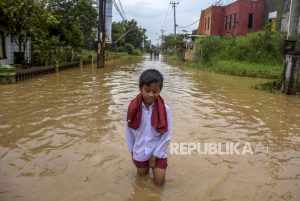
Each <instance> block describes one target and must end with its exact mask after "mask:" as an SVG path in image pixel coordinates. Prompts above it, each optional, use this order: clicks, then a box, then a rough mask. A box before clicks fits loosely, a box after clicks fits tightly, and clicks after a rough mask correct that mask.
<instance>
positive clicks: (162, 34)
mask: <svg viewBox="0 0 300 201" xmlns="http://www.w3.org/2000/svg"><path fill="white" fill-rule="evenodd" d="M160 31H161V45H162V44H163V42H164V32H165V30H160Z"/></svg>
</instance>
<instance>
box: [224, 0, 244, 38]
mask: <svg viewBox="0 0 300 201" xmlns="http://www.w3.org/2000/svg"><path fill="white" fill-rule="evenodd" d="M234 16H236V17H235V23H234ZM239 17H240V11H239V5H238V1H236V2H234V3H232V4H229V5H228V6H226V7H225V9H224V25H223V31H222V35H223V36H225V35H228V34H234V35H236V34H237V32H238V29H239V23H240V22H239ZM230 18H231V20H230ZM226 19H227V20H226Z"/></svg>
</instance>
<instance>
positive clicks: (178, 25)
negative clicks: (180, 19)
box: [177, 19, 200, 28]
mask: <svg viewBox="0 0 300 201" xmlns="http://www.w3.org/2000/svg"><path fill="white" fill-rule="evenodd" d="M199 21H200V19H198V20H197V21H195V22H193V23H192V24H190V25H187V26H179V25H177V26H178V27H180V28H187V27H190V26H192V25H194V24H196V23H197V22H199Z"/></svg>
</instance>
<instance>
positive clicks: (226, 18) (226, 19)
mask: <svg viewBox="0 0 300 201" xmlns="http://www.w3.org/2000/svg"><path fill="white" fill-rule="evenodd" d="M227 21H228V17H227V16H225V30H226V29H227Z"/></svg>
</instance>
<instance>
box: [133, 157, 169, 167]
mask: <svg viewBox="0 0 300 201" xmlns="http://www.w3.org/2000/svg"><path fill="white" fill-rule="evenodd" d="M132 160H133V163H134V165H135V166H136V167H137V168H146V167H148V166H149V165H148V162H149V160H147V161H136V160H134V159H132ZM167 166H168V158H156V160H155V167H156V168H160V169H167Z"/></svg>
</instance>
